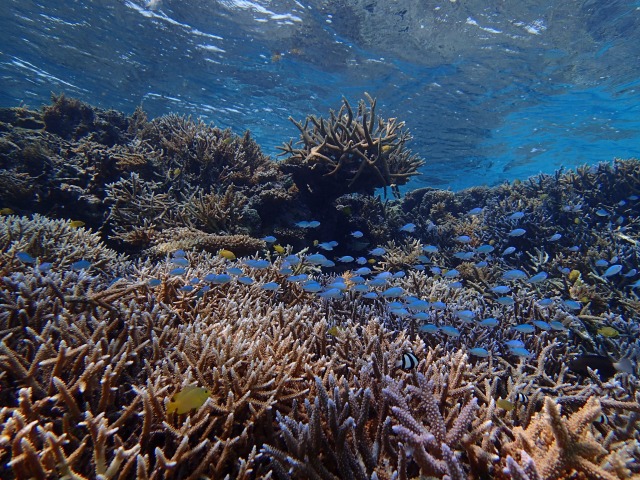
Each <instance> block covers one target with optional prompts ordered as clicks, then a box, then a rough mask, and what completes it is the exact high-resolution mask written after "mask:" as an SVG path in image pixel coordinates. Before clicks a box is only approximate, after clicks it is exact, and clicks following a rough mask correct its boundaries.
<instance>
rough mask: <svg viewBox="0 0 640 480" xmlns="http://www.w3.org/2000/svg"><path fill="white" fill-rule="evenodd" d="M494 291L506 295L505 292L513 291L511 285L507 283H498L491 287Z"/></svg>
mask: <svg viewBox="0 0 640 480" xmlns="http://www.w3.org/2000/svg"><path fill="white" fill-rule="evenodd" d="M491 291H492V292H493V293H497V294H498V295H504V294H505V293H509V292H510V291H511V287H508V286H506V285H498V286H496V287H493V288H492V289H491Z"/></svg>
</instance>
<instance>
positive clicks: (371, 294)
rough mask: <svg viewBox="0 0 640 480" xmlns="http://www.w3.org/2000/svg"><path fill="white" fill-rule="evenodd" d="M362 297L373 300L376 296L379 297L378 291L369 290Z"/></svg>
mask: <svg viewBox="0 0 640 480" xmlns="http://www.w3.org/2000/svg"><path fill="white" fill-rule="evenodd" d="M362 298H366V299H367V300H372V299H374V298H378V294H377V293H376V292H369V293H365V294H364V295H362Z"/></svg>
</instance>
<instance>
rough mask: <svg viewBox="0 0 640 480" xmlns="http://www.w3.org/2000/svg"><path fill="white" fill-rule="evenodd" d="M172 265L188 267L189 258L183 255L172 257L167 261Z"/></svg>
mask: <svg viewBox="0 0 640 480" xmlns="http://www.w3.org/2000/svg"><path fill="white" fill-rule="evenodd" d="M169 262H170V263H171V264H173V265H177V266H178V267H188V266H189V260H187V259H186V258H184V257H174V258H172V259H171V260H170V261H169Z"/></svg>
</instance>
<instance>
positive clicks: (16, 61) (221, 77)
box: [0, 0, 640, 189]
mask: <svg viewBox="0 0 640 480" xmlns="http://www.w3.org/2000/svg"><path fill="white" fill-rule="evenodd" d="M488 3H490V4H493V5H491V6H487V4H488ZM0 78H1V83H0V105H1V106H15V105H18V104H20V103H23V104H26V105H28V106H32V107H37V106H40V105H41V104H44V103H48V101H49V97H50V93H51V92H55V93H60V92H64V93H66V94H67V95H70V96H74V97H78V98H81V99H83V100H85V101H87V102H90V103H91V104H94V105H98V106H101V107H105V108H116V109H119V110H122V111H124V112H127V113H130V112H132V111H133V110H134V109H135V107H136V106H138V105H140V104H142V106H143V107H144V109H145V110H146V111H147V112H148V113H149V114H150V116H157V115H161V114H165V113H170V112H178V113H188V114H193V115H196V116H202V117H204V118H205V119H207V120H209V121H212V122H214V123H215V124H216V125H218V126H222V127H227V126H229V127H231V128H233V129H234V130H235V131H237V132H243V131H244V130H245V129H249V130H251V132H252V134H253V135H254V136H255V138H256V139H257V141H258V142H259V143H260V144H261V146H262V147H263V149H264V151H265V152H266V153H267V154H271V155H273V154H275V153H277V152H276V148H275V147H276V146H277V145H280V144H281V143H282V142H284V141H286V140H288V139H289V138H291V137H294V136H297V131H296V129H295V127H294V126H293V125H292V124H291V123H290V122H289V121H288V120H287V117H288V116H289V115H291V116H293V117H294V118H296V119H302V118H304V116H305V115H307V114H311V113H312V114H317V115H326V114H327V112H328V109H329V108H337V107H338V106H339V104H340V99H341V98H342V96H343V95H344V96H345V97H347V98H348V99H349V100H350V101H352V102H353V103H355V102H357V100H358V99H359V98H361V97H362V96H363V92H365V91H367V92H369V93H370V94H371V95H373V96H375V97H377V98H378V102H379V105H380V107H379V110H378V111H379V112H380V113H381V114H382V115H384V116H385V117H399V118H401V119H403V120H405V122H406V124H407V127H408V128H409V130H410V131H411V132H412V134H413V136H414V140H413V141H412V142H411V144H410V145H409V146H410V147H411V148H412V149H413V150H414V151H415V152H416V153H418V154H419V155H420V156H421V157H423V158H424V159H425V160H426V161H427V165H426V166H425V167H424V169H423V175H422V176H421V177H420V178H418V179H416V180H414V181H413V182H412V184H411V186H412V187H418V186H425V185H427V186H436V187H451V188H454V189H460V188H464V187H467V186H472V185H480V184H495V183H497V182H501V181H504V180H505V179H514V178H524V177H527V176H529V175H532V174H536V173H538V172H540V171H543V172H553V171H554V170H555V169H557V168H558V167H560V166H567V167H572V166H575V165H579V164H583V163H594V162H598V161H608V160H611V159H612V158H614V157H622V158H627V157H632V156H636V157H637V156H640V2H639V1H608V2H604V1H600V0H594V1H570V0H568V1H563V2H557V1H554V0H538V1H532V0H528V1H526V0H505V1H500V2H486V1H484V0H476V1H463V0H457V1H452V0H443V1H428V0H421V1H415V0H412V1H409V0H401V1H393V2H392V1H388V0H386V1H383V0H341V1H339V2H333V1H317V0H314V1H312V2H297V1H287V0H279V1H272V2H269V1H255V2H251V1H246V0H218V1H215V0H152V1H151V2H149V0H121V1H115V0H113V1H108V0H92V1H84V2H82V1H72V0H65V1H62V0H56V1H53V0H51V1H47V2H45V1H41V2H35V1H31V0H2V2H0Z"/></svg>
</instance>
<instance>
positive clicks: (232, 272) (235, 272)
mask: <svg viewBox="0 0 640 480" xmlns="http://www.w3.org/2000/svg"><path fill="white" fill-rule="evenodd" d="M227 273H228V274H229V275H236V276H237V275H242V269H241V268H238V267H230V268H227Z"/></svg>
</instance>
